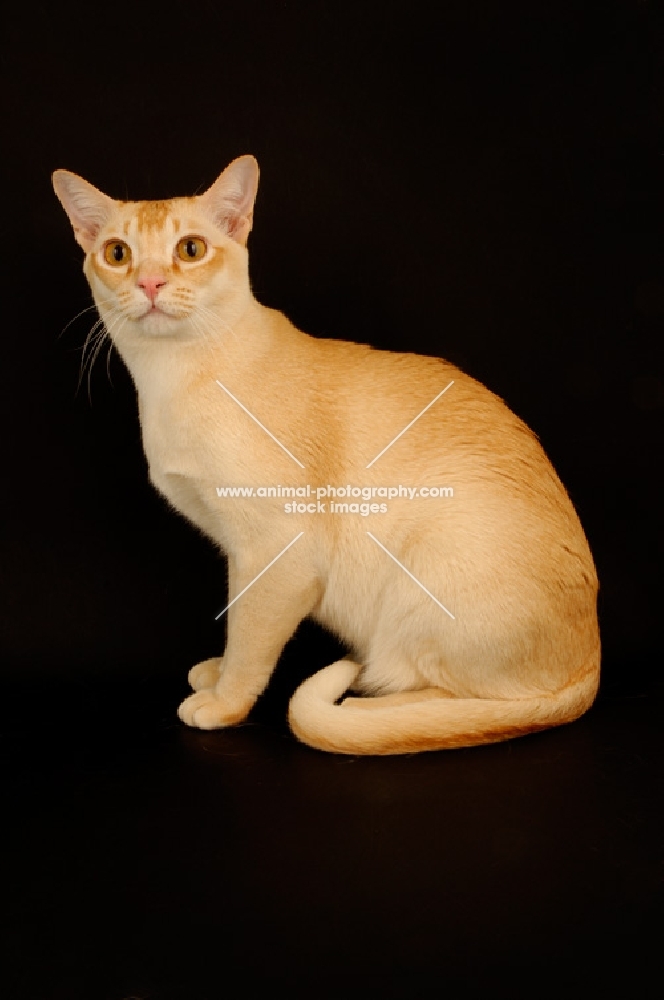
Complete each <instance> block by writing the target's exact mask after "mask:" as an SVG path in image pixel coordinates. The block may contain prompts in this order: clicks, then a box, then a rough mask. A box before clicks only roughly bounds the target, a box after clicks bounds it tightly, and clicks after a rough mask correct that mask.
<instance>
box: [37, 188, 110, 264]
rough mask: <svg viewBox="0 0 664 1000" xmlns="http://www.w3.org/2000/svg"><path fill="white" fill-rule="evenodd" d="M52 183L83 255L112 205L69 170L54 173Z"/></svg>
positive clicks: (91, 243) (107, 198) (105, 220)
mask: <svg viewBox="0 0 664 1000" xmlns="http://www.w3.org/2000/svg"><path fill="white" fill-rule="evenodd" d="M52 180H53V187H54V188H55V193H56V194H57V196H58V198H59V199H60V201H61V202H62V207H63V208H64V210H65V212H66V213H67V215H68V216H69V221H70V222H71V224H72V227H73V230H74V236H75V237H76V239H77V241H78V242H79V243H80V245H81V246H82V247H83V249H84V250H85V252H86V253H89V252H90V250H91V249H92V245H93V243H94V241H95V240H96V238H97V236H98V235H99V230H100V229H101V228H102V226H103V225H104V224H105V223H106V222H107V221H108V218H109V216H110V215H111V213H112V211H113V209H114V207H115V202H114V201H113V199H112V198H109V197H108V195H107V194H103V193H102V192H101V191H98V190H97V188H96V187H93V186H92V184H88V182H87V181H84V180H83V178H82V177H79V176H78V174H72V173H70V172H69V170H56V171H55V173H54V174H53V177H52Z"/></svg>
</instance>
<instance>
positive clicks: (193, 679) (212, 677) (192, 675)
mask: <svg viewBox="0 0 664 1000" xmlns="http://www.w3.org/2000/svg"><path fill="white" fill-rule="evenodd" d="M220 672H221V657H220V656H213V657H212V659H211V660H203V661H202V662H201V663H197V664H196V666H195V667H192V668H191V670H190V671H189V674H188V677H187V680H188V681H189V683H190V685H191V686H192V687H193V689H194V691H204V690H205V689H206V688H213V687H215V685H216V683H217V681H218V680H219V674H220Z"/></svg>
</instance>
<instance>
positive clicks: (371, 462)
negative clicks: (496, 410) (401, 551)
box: [365, 379, 454, 607]
mask: <svg viewBox="0 0 664 1000" xmlns="http://www.w3.org/2000/svg"><path fill="white" fill-rule="evenodd" d="M450 385H454V379H452V381H451V382H450V383H449V385H446V386H445V388H444V389H443V390H442V392H439V393H438V395H437V396H436V398H435V399H432V400H431V402H430V403H428V404H427V406H425V407H424V409H423V410H422V412H421V413H418V414H417V416H416V417H415V418H414V419H413V420H411V422H410V423H409V424H407V425H406V426H405V427H404V429H403V430H402V431H399V433H398V434H397V436H396V437H395V438H392V440H391V441H390V443H389V444H386V445H385V447H384V448H383V450H382V451H379V452H378V454H377V455H376V457H375V458H372V460H371V461H370V462H369V464H368V465H365V469H370V468H371V466H372V465H373V464H374V462H377V461H378V459H379V458H380V456H381V455H384V454H385V452H386V451H387V449H388V448H391V447H392V445H393V444H394V442H395V441H398V440H399V438H400V437H401V435H402V434H405V433H406V431H407V430H408V428H409V427H412V426H413V424H414V423H415V421H416V420H419V419H420V417H421V416H422V414H424V413H426V412H427V410H428V409H429V408H430V407H432V406H433V404H434V403H435V402H436V401H437V400H439V399H440V397H441V396H442V395H443V393H444V392H447V390H448V389H449V387H450ZM379 544H380V543H379ZM434 600H435V598H434ZM441 607H442V605H441Z"/></svg>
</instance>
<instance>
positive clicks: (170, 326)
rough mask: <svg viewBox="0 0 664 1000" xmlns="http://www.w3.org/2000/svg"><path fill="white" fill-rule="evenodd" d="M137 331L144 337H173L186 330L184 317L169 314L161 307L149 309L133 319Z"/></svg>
mask: <svg viewBox="0 0 664 1000" xmlns="http://www.w3.org/2000/svg"><path fill="white" fill-rule="evenodd" d="M134 323H135V326H136V329H137V330H138V332H139V333H140V334H141V335H143V336H146V337H174V336H177V335H178V334H181V333H183V332H186V327H187V323H186V317H182V316H171V315H170V313H167V312H164V311H163V310H161V309H151V310H150V311H149V312H147V313H145V314H144V315H143V316H141V317H139V319H137V320H135V321H134Z"/></svg>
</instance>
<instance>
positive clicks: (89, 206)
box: [53, 156, 600, 754]
mask: <svg viewBox="0 0 664 1000" xmlns="http://www.w3.org/2000/svg"><path fill="white" fill-rule="evenodd" d="M53 183H54V187H55V191H56V193H57V195H58V197H59V199H60V201H61V202H62V204H63V206H64V208H65V210H66V212H67V214H68V216H69V218H70V220H71V223H72V226H73V228H74V233H75V235H76V238H77V240H78V242H79V243H80V245H81V246H82V248H83V250H84V251H85V255H86V256H85V264H84V271H85V274H86V277H87V279H88V281H89V283H90V287H91V289H92V293H93V295H94V298H95V302H96V304H97V307H98V309H99V313H100V316H101V317H102V319H103V321H104V323H105V325H106V328H107V330H108V332H109V334H110V336H111V338H112V340H113V342H114V344H115V346H116V347H117V349H118V351H119V353H120V355H121V356H122V358H123V359H124V361H125V363H126V365H127V367H128V369H129V371H130V373H131V375H132V378H133V380H134V383H135V386H136V390H137V393H138V402H139V414H140V422H141V430H142V435H143V445H144V449H145V454H146V457H147V461H148V465H149V474H150V479H151V481H152V483H153V484H154V486H155V487H156V488H157V489H158V490H159V491H160V492H161V493H162V494H163V496H164V497H166V499H167V500H168V501H169V502H170V503H171V504H172V506H173V507H174V508H175V509H176V510H177V511H179V512H180V513H181V514H183V515H184V516H185V517H187V518H188V519H189V520H190V521H191V522H193V523H194V524H195V525H196V526H197V527H198V528H199V529H200V530H202V531H203V532H204V533H205V534H206V535H207V536H209V537H210V538H211V539H212V540H213V541H214V542H215V543H216V544H217V545H218V546H219V548H220V549H221V551H222V552H223V553H225V555H226V556H227V558H228V572H229V601H232V600H233V599H234V598H235V597H236V596H237V595H239V594H240V593H241V592H242V591H243V590H244V588H247V587H248V589H247V590H246V592H245V593H243V594H242V596H241V597H239V599H238V600H236V601H234V603H233V604H232V605H231V607H230V608H229V610H228V612H227V613H228V639H227V644H226V649H225V651H224V654H223V656H219V657H215V658H213V659H210V660H206V661H205V662H203V663H200V664H198V665H197V666H195V667H193V668H192V670H191V671H190V673H189V679H190V682H191V685H192V687H193V688H194V691H195V693H194V694H192V695H190V696H189V697H188V698H187V699H185V701H184V702H183V703H182V704H181V705H180V708H179V715H180V718H181V719H182V720H183V721H184V722H186V723H187V724H188V725H190V726H197V727H199V728H202V729H214V728H219V727H223V726H229V725H232V724H233V723H237V722H239V721H241V720H242V719H244V718H245V717H246V716H247V714H248V713H249V711H250V710H251V708H252V706H253V704H254V703H255V701H256V699H257V697H258V696H259V695H260V693H261V692H262V691H263V689H264V688H265V686H266V684H267V682H268V680H269V678H270V675H271V673H272V671H273V670H274V668H275V665H276V662H277V659H278V657H279V655H280V653H281V651H282V649H283V647H284V645H285V643H286V642H287V641H288V639H290V637H291V636H292V635H293V633H294V632H295V630H296V628H297V626H298V624H299V623H300V622H301V621H302V620H303V619H304V618H305V617H307V616H311V617H312V618H314V619H315V620H316V621H318V622H320V623H322V624H323V625H324V626H326V627H327V628H329V629H330V630H331V631H333V632H334V633H335V634H336V635H338V636H339V637H340V638H341V639H342V640H343V641H344V642H345V643H346V644H347V645H348V648H349V649H350V650H351V651H352V653H351V656H350V657H349V658H348V659H343V660H340V661H338V662H337V663H333V664H331V665H330V666H328V667H326V668H325V669H323V670H321V671H319V672H318V673H316V674H314V676H312V677H311V678H309V679H308V680H307V681H305V683H304V684H302V685H301V686H300V687H299V688H298V690H297V691H296V692H295V694H294V695H293V698H292V701H291V705H290V711H289V720H290V725H291V728H292V730H293V732H294V733H295V734H296V735H297V736H298V737H299V738H300V739H301V740H303V741H304V742H305V743H308V744H310V745H311V746H314V747H318V748H320V749H324V750H331V751H336V752H340V753H349V754H391V753H408V752H414V751H420V750H434V749H442V748H448V747H461V746H472V745H475V744H480V743H489V742H494V741H497V740H503V739H508V738H510V737H512V736H519V735H523V734H526V733H529V732H533V731H536V730H539V729H544V728H547V727H549V726H555V725H560V724H562V723H565V722H569V721H572V720H573V719H576V718H577V717H578V716H579V715H581V714H582V713H583V712H584V711H585V710H586V709H587V708H588V707H589V706H590V705H591V703H592V701H593V699H594V697H595V694H596V692H597V687H598V683H599V666H600V641H599V633H598V625H597V614H596V602H597V587H598V584H597V576H596V573H595V568H594V565H593V560H592V557H591V554H590V551H589V547H588V543H587V541H586V538H585V536H584V533H583V530H582V528H581V525H580V523H579V520H578V517H577V515H576V513H575V511H574V508H573V506H572V504H571V502H570V500H569V497H568V496H567V493H566V492H565V489H564V488H563V486H562V485H561V483H560V481H559V479H558V477H557V476H556V473H555V472H554V470H553V468H552V466H551V464H550V463H549V461H548V459H547V458H546V456H545V454H544V452H543V450H542V448H541V447H540V445H539V443H538V441H537V439H536V437H535V436H534V435H533V434H532V432H531V431H530V430H529V429H528V428H527V427H526V426H525V424H524V423H523V422H522V421H521V420H519V419H518V418H517V417H516V416H515V415H514V414H513V413H512V412H511V411H510V410H509V409H508V408H507V406H506V405H505V404H504V403H503V402H502V400H500V399H499V398H498V397H497V396H495V395H494V394H493V393H491V392H490V391H489V390H488V389H486V388H485V387H484V386H482V385H480V384H479V383H478V382H476V381H475V380H474V379H472V378H470V377H469V376H467V375H465V374H464V373H463V372H461V371H459V370H458V369H456V368H454V367H453V366H452V365H449V364H447V363H446V362H445V361H441V360H439V359H435V358H428V357H421V356H418V355H414V354H397V353H391V352H386V351H377V350H374V349H372V348H369V347H366V346H363V345H357V344H353V343H346V342H343V341H332V340H318V339H316V338H313V337H310V336H308V335H307V334H305V333H302V332H301V331H299V330H297V329H296V328H295V327H294V326H293V325H292V323H290V322H289V320H288V319H286V317H285V316H283V315H282V314H281V313H279V312H277V311H275V310H273V309H267V308H265V307H264V306H262V305H261V304H259V303H258V302H257V301H256V299H255V298H254V297H253V294H252V291H251V287H250V283H249V272H248V254H247V249H246V243H247V237H248V235H249V232H250V230H251V226H252V220H253V208H254V200H255V197H256V190H257V185H258V166H257V163H256V161H255V159H254V158H253V157H251V156H243V157H240V158H239V159H237V160H234V161H233V162H232V163H231V164H230V165H229V166H228V167H227V168H226V170H225V171H224V172H223V173H222V174H221V175H220V176H219V178H218V179H217V180H216V181H215V183H214V184H213V185H212V187H211V188H210V189H209V190H208V191H206V192H205V193H204V194H203V195H201V196H198V197H191V198H175V199H172V200H170V201H166V202H119V201H114V200H113V199H111V198H109V197H108V196H107V195H105V194H102V193H101V192H100V191H98V190H97V189H96V188H94V187H93V186H92V185H90V184H88V183H87V182H86V181H84V180H83V179H82V178H80V177H78V176H76V175H75V174H72V173H69V172H67V171H64V170H58V171H56V172H55V174H54V175H53ZM193 237H195V238H196V239H197V240H199V241H201V243H200V244H192V243H191V241H190V242H189V243H187V239H188V238H193ZM182 241H185V242H184V243H183V242H182ZM200 245H202V246H203V247H204V252H203V253H202V256H200V258H199V257H197V256H196V255H195V253H194V251H196V253H197V252H198V251H197V250H196V247H198V248H199V249H200ZM188 255H190V256H191V259H189V257H188ZM452 381H453V385H452V386H451V387H450V389H449V391H447V392H446V393H445V394H444V395H443V396H442V397H441V398H440V399H439V400H438V401H437V402H436V403H435V404H434V405H433V406H430V407H429V409H428V410H426V412H425V413H423V414H422V416H421V417H420V418H419V419H417V420H416V421H415V422H414V423H413V424H412V426H410V427H409V429H408V430H407V431H406V432H405V433H403V434H401V436H400V437H399V438H398V440H396V441H395V443H394V444H393V445H392V446H391V447H389V448H387V450H386V451H385V452H384V453H383V454H382V456H381V457H380V458H379V459H377V460H376V461H375V463H374V464H373V465H371V467H370V468H368V469H367V465H368V464H369V463H370V462H371V461H372V460H373V459H374V458H375V456H376V455H378V454H379V453H380V452H381V450H382V449H384V448H385V447H386V445H388V444H389V443H390V442H391V441H392V440H393V439H394V438H395V437H397V435H399V434H400V433H401V431H403V429H404V428H405V427H406V426H407V425H408V424H409V423H411V421H413V420H414V418H415V417H417V415H418V414H419V413H420V412H421V411H422V410H423V409H425V407H427V405H428V404H429V403H430V402H431V401H432V400H433V399H434V398H435V397H436V396H437V395H438V394H439V393H440V392H441V390H442V389H443V388H444V387H445V386H446V385H448V384H449V383H450V382H452ZM218 383H221V384H222V385H223V386H224V388H225V389H226V390H227V391H224V390H223V389H222V388H221V387H220V385H219V384H218ZM233 397H234V398H233ZM239 403H241V404H242V406H240V405H238V404H239ZM243 407H245V408H246V409H244V408H243ZM247 410H249V411H250V413H251V414H253V416H254V417H255V419H252V417H251V416H249V414H248V413H247V412H246V411H247ZM256 421H259V422H260V424H262V427H261V426H259V423H257V422H256ZM266 429H267V430H269V432H270V434H268V433H266ZM270 435H272V437H271V436H270ZM274 438H276V439H277V440H278V442H280V443H281V444H282V445H283V447H279V445H278V444H277V443H275V440H274ZM284 449H287V450H288V452H290V455H289V454H287V452H286V451H285V450H284ZM291 456H293V457H295V458H296V459H297V462H296V461H294V460H293V457H291ZM298 463H300V464H298ZM301 465H302V466H304V468H301V467H300V466H301ZM307 483H309V484H318V485H328V484H331V485H333V486H335V485H336V486H343V485H346V484H353V485H357V486H367V485H368V486H371V485H376V486H380V485H383V484H389V485H392V484H406V485H408V486H411V487H419V486H427V487H431V486H450V485H451V486H452V487H453V489H454V496H453V498H447V499H444V500H440V499H439V500H438V501H435V502H434V500H432V499H431V498H427V499H425V498H420V499H414V500H409V499H407V498H397V499H395V500H390V501H389V503H388V510H387V512H385V513H375V514H371V515H370V516H368V517H363V516H358V515H357V514H350V513H349V514H333V513H331V512H330V511H329V508H326V510H325V513H317V514H313V513H302V514H298V513H286V512H285V510H284V501H283V500H282V499H278V498H272V499H269V500H268V499H261V500H258V499H255V498H244V499H243V498H237V497H234V498H230V497H225V498H224V497H219V496H218V494H217V487H220V486H222V487H223V486H225V485H230V486H246V487H251V486H254V487H258V486H265V485H275V486H276V485H277V484H288V485H289V486H293V487H297V486H302V485H305V484H307ZM368 532H370V533H371V535H370V534H368ZM299 533H302V534H301V535H300V537H299V538H298V539H297V541H295V542H293V539H295V538H296V536H298V534H299ZM372 536H373V537H372ZM291 542H293V544H292V545H290V548H288V549H287V551H285V552H283V555H281V556H280V558H278V559H277V560H276V562H274V563H273V565H272V566H271V567H270V568H269V569H268V570H267V571H266V572H264V573H262V571H263V570H264V569H265V567H266V566H267V565H268V563H270V561H271V560H273V559H274V558H275V557H276V556H277V555H278V554H279V553H280V552H282V551H283V550H284V549H286V547H287V546H288V545H289V543H291ZM377 543H380V544H377ZM388 553H389V554H388ZM395 560H396V561H395ZM397 562H398V563H399V564H400V565H398V564H397ZM406 569H407V570H408V573H407V572H405V571H404V570H406ZM261 573H262V575H260V574H261ZM409 574H411V575H409ZM257 577H258V579H256V578H257ZM252 581H255V582H253V583H252ZM418 583H419V584H420V585H418ZM423 588H426V591H428V593H427V592H425V590H424V589H423ZM429 595H434V596H435V598H436V599H437V601H439V602H440V603H441V604H442V605H444V606H445V607H446V608H447V609H450V610H451V612H453V615H454V617H452V616H451V615H450V614H446V613H445V611H444V610H443V609H442V608H441V607H440V604H439V603H437V602H436V601H434V600H432V599H431V596H429ZM349 692H350V693H349ZM367 695H370V696H371V697H367ZM344 696H345V697H344ZM340 699H343V700H341V702H340V703H339V701H340Z"/></svg>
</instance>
